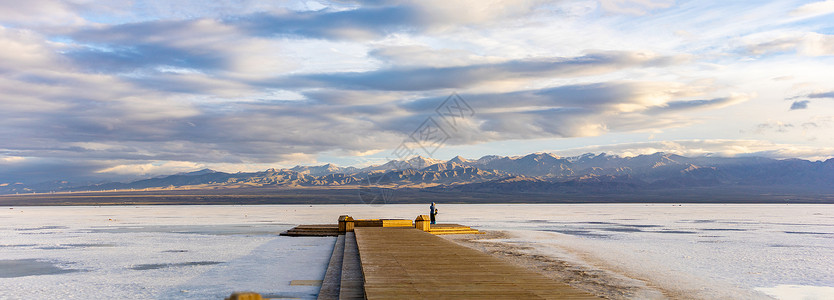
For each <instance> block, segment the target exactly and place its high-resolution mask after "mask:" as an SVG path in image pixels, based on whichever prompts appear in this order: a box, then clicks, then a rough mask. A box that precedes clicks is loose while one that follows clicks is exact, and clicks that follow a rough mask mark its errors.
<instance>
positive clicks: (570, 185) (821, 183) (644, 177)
mask: <svg viewBox="0 0 834 300" xmlns="http://www.w3.org/2000/svg"><path fill="white" fill-rule="evenodd" d="M362 186H384V187H391V188H421V189H422V188H426V189H432V190H455V191H477V192H487V193H555V192H559V193H565V192H570V193H614V192H635V193H636V192H640V191H645V190H657V189H666V190H669V189H680V188H705V187H720V188H722V189H727V188H734V187H744V188H751V187H762V188H768V189H773V188H775V187H784V188H785V189H789V190H802V191H807V192H809V193H814V192H820V193H823V192H826V193H833V192H834V159H828V160H826V161H815V162H812V161H807V160H801V159H784V160H777V159H769V158H762V157H738V158H726V157H709V156H702V157H685V156H680V155H675V154H667V153H662V152H658V153H654V154H650V155H639V156H634V157H620V156H616V155H608V154H605V153H602V154H590V153H589V154H583V155H579V156H574V157H559V156H557V155H553V154H550V153H533V154H528V155H525V156H518V157H507V156H494V155H491V156H484V157H481V158H479V159H466V158H463V157H460V156H457V157H454V158H452V159H450V160H448V161H443V160H436V159H432V158H424V157H419V156H418V157H414V158H411V159H409V160H406V161H398V160H392V161H389V162H387V163H385V164H382V165H374V166H369V167H364V168H357V167H339V166H336V165H334V164H324V165H320V166H295V167H293V168H288V169H268V170H265V171H261V172H251V173H225V172H217V171H213V170H209V169H204V170H200V171H195V172H189V173H180V174H176V175H170V176H159V177H155V178H149V179H143V180H138V181H133V182H128V183H120V182H107V183H98V184H87V185H72V184H69V183H68V182H66V181H59V182H52V183H42V184H38V185H32V186H26V185H22V184H5V185H3V186H0V193H2V194H14V193H32V192H62V191H106V190H141V189H164V188H175V187H193V188H215V189H216V188H236V187H276V188H282V187H287V188H292V187H362Z"/></svg>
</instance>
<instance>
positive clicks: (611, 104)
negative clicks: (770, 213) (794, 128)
mask: <svg viewBox="0 0 834 300" xmlns="http://www.w3.org/2000/svg"><path fill="white" fill-rule="evenodd" d="M488 2H489V3H485V2H484V1H457V2H448V1H435V0H431V1H405V0H398V1H358V0H357V1H320V2H316V3H312V2H304V1H284V2H280V3H263V2H260V1H216V2H213V3H212V4H205V3H203V2H197V1H193V2H192V1H185V2H177V4H173V3H170V2H167V1H152V0H147V1H136V2H132V3H123V2H119V1H113V2H95V3H94V2H85V1H80V2H79V1H67V2H64V1H30V2H27V4H26V5H18V4H17V3H6V2H0V8H2V9H0V11H2V12H0V47H2V49H3V50H4V51H0V73H2V74H3V76H0V106H2V109H0V170H2V171H0V173H3V174H2V175H0V183H3V182H6V181H29V182H37V181H45V180H52V179H61V178H87V179H102V178H105V179H114V178H115V179H118V178H128V177H131V176H133V177H136V176H152V175H158V174H164V173H171V172H181V171H188V170H191V169H198V168H203V167H213V168H220V169H223V170H226V171H237V170H252V169H257V168H265V167H267V166H278V167H280V166H292V165H295V164H308V163H317V162H319V161H325V160H328V161H333V160H335V162H343V163H351V162H355V161H356V157H355V156H357V155H358V156H368V157H369V158H368V159H370V160H374V159H381V158H382V157H383V156H384V155H385V154H387V153H390V152H391V151H392V150H394V149H395V148H396V147H397V146H398V145H400V144H401V142H402V141H403V139H407V138H409V135H410V134H413V133H414V132H415V130H417V129H418V128H419V127H420V126H421V124H423V123H424V122H425V121H426V120H427V119H428V118H435V119H437V120H441V119H442V118H440V117H439V116H438V114H437V111H436V108H437V107H438V105H440V104H441V103H442V102H443V101H444V100H445V99H446V98H447V97H448V96H449V95H450V94H451V93H452V92H457V93H458V94H459V95H460V96H461V99H463V100H465V101H466V103H467V104H468V105H470V106H471V108H472V109H473V110H474V113H473V114H472V115H469V116H467V117H466V118H461V119H460V120H458V121H460V123H459V124H458V123H456V126H454V128H449V127H447V128H445V130H447V131H448V132H447V133H448V135H449V139H448V140H447V141H445V142H444V143H445V144H444V145H447V146H454V147H456V149H462V151H463V152H464V153H459V154H461V155H464V156H467V157H476V156H480V155H485V154H490V153H488V152H490V151H489V149H486V150H484V149H483V148H479V146H478V145H484V144H485V143H486V144H489V143H496V142H507V143H511V144H512V145H513V146H512V147H511V148H512V149H513V151H516V152H518V153H519V154H521V153H528V152H535V151H541V150H553V149H542V148H536V147H540V146H525V145H526V143H527V141H542V140H548V141H553V143H559V142H560V141H568V140H571V139H575V138H588V137H595V138H596V141H597V142H598V143H602V144H603V145H594V146H588V147H589V148H587V149H596V148H594V147H600V148H599V149H603V148H605V144H614V145H619V143H620V141H621V138H627V139H632V138H633V136H635V135H640V134H644V133H645V134H649V133H650V134H652V135H655V134H657V135H663V134H666V136H665V137H664V138H665V139H670V140H690V139H704V140H722V141H731V140H740V141H749V140H756V139H758V138H761V136H756V137H755V138H751V137H750V136H727V134H726V132H742V131H744V129H745V128H751V126H754V124H761V123H763V122H765V121H766V120H767V122H770V120H771V119H773V118H774V117H775V116H773V115H770V114H771V112H780V113H786V112H787V113H788V114H785V115H781V116H779V118H783V119H784V120H783V121H784V122H785V123H797V124H798V123H800V121H799V120H802V119H808V118H812V117H826V115H825V114H827V113H824V112H825V111H826V110H825V108H828V107H831V105H832V104H831V103H834V101H827V100H825V99H829V98H834V95H833V94H832V92H830V91H831V90H832V89H834V86H831V82H834V81H831V80H830V79H832V78H831V77H830V70H828V69H827V68H825V66H830V65H831V63H832V58H831V57H832V56H834V39H832V34H834V32H831V31H830V28H829V27H826V26H827V25H826V22H825V21H824V20H825V18H824V17H825V16H826V15H828V14H830V13H831V12H832V11H834V10H831V9H828V8H829V7H830V6H831V5H830V3H829V2H831V1H823V2H816V3H809V2H803V3H799V2H797V3H791V4H790V5H788V4H787V3H778V4H769V5H761V6H759V5H754V4H748V5H744V4H734V5H735V6H733V7H731V8H726V7H723V6H722V5H721V3H709V2H697V3H691V2H683V3H677V2H675V1H666V0H658V1H655V0H651V1H649V0H639V1H638V0H630V1H544V0H492V1H488ZM730 9H737V10H738V11H743V12H744V13H743V14H742V15H738V16H736V15H733V13H732V12H728V10H730ZM21 16H25V17H21ZM731 16H732V17H738V18H739V19H743V20H747V21H745V22H739V23H735V22H733V21H730V20H731V19H732V18H731ZM826 76H827V77H826ZM773 78H783V80H778V81H776V80H772V79H773ZM797 95H799V96H797ZM784 99H789V100H791V101H792V105H791V106H790V109H789V110H787V109H786V108H785V102H784ZM809 108H822V109H819V110H812V109H809ZM829 111H830V110H829ZM441 121H442V120H441ZM438 124H440V125H443V126H446V125H444V124H446V123H443V122H440V123H438ZM728 129H729V130H728ZM814 130H817V129H813V128H809V129H807V130H806V132H805V133H804V134H806V135H807V136H803V137H802V138H801V139H800V138H787V137H783V136H782V135H773V136H769V137H768V138H780V139H784V140H781V141H775V142H772V143H765V144H763V145H760V146H757V147H758V148H755V149H754V148H749V147H748V148H749V149H750V151H751V153H765V152H766V151H776V149H777V148H782V147H785V145H790V146H791V147H795V148H796V149H830V148H831V146H832V145H834V141H832V140H830V138H828V137H823V136H822V135H819V137H818V138H814V139H812V138H810V136H812V135H815V134H817V133H821V132H823V130H822V129H818V130H817V131H814ZM744 132H753V131H750V130H747V131H744ZM768 132H770V131H759V132H758V133H755V134H759V135H761V134H775V133H768ZM751 134H754V133H751ZM812 140H813V142H810V141H812ZM728 143H729V142H728ZM803 143H804V144H803ZM657 145H659V146H658V150H663V149H661V148H662V147H661V146H664V145H665V146H666V147H667V148H675V147H695V146H694V145H693V144H691V143H682V144H681V143H678V144H676V145H672V144H663V143H660V144H657ZM470 146H471V148H467V147H470ZM768 147H770V150H767V149H766V148H768ZM693 151H694V152H691V153H695V152H697V151H695V150H693ZM825 151H827V150H825ZM715 152H716V153H724V152H721V151H715ZM687 153H690V152H687ZM727 153H729V152H727ZM776 153H783V154H786V153H788V152H778V151H777V152H776ZM790 153H795V154H797V155H803V154H802V153H805V152H790ZM807 153H811V152H807ZM812 154H813V155H811V154H809V157H821V156H824V155H823V154H822V153H816V152H815V153H812ZM424 155H425V154H424Z"/></svg>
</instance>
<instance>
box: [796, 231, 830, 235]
mask: <svg viewBox="0 0 834 300" xmlns="http://www.w3.org/2000/svg"><path fill="white" fill-rule="evenodd" d="M785 233H790V234H811V235H826V234H832V233H828V232H813V231H785Z"/></svg>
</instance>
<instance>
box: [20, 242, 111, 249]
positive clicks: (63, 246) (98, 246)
mask: <svg viewBox="0 0 834 300" xmlns="http://www.w3.org/2000/svg"><path fill="white" fill-rule="evenodd" d="M109 247H116V245H113V244H86V243H80V244H60V245H54V246H43V247H37V248H36V249H40V250H64V249H69V248H109Z"/></svg>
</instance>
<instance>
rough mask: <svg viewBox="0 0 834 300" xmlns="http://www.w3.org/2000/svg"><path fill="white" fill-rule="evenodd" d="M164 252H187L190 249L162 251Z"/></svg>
mask: <svg viewBox="0 0 834 300" xmlns="http://www.w3.org/2000/svg"><path fill="white" fill-rule="evenodd" d="M162 252H163V253H185V252H188V250H165V251H162Z"/></svg>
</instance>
